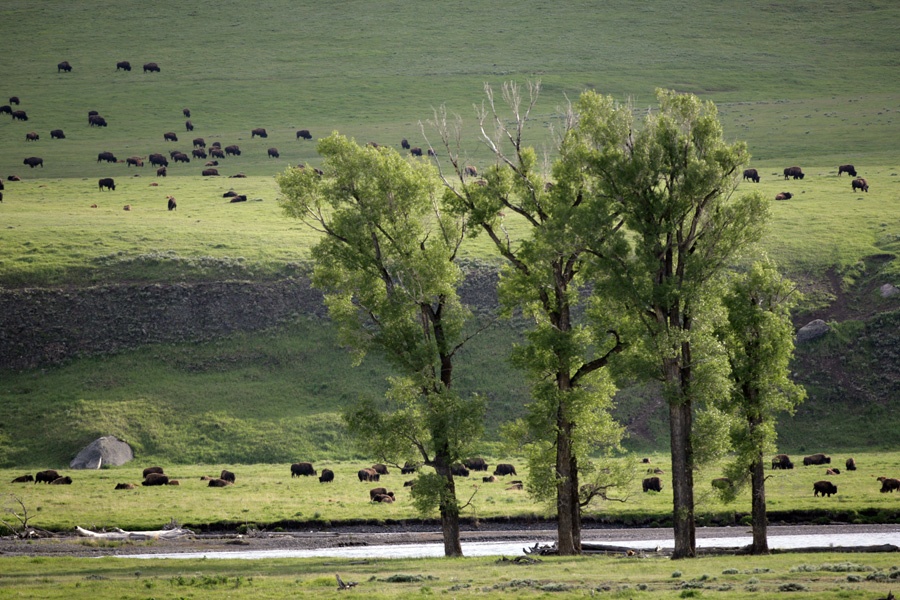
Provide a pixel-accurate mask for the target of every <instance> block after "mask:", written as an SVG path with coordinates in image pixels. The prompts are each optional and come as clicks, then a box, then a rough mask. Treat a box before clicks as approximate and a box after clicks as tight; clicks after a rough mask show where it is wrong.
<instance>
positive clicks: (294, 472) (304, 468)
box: [291, 462, 318, 478]
mask: <svg viewBox="0 0 900 600" xmlns="http://www.w3.org/2000/svg"><path fill="white" fill-rule="evenodd" d="M301 475H302V476H304V477H306V476H309V475H318V473H316V470H315V469H314V468H313V465H312V463H308V462H298V463H294V464H292V465H291V478H294V477H300V476H301Z"/></svg>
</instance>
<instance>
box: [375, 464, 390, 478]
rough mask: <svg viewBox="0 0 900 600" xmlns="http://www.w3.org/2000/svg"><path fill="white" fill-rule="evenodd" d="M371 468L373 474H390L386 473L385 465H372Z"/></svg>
mask: <svg viewBox="0 0 900 600" xmlns="http://www.w3.org/2000/svg"><path fill="white" fill-rule="evenodd" d="M372 468H373V469H375V472H376V473H378V474H379V475H390V474H391V472H390V471H388V468H387V465H385V464H383V463H378V464H377V465H372Z"/></svg>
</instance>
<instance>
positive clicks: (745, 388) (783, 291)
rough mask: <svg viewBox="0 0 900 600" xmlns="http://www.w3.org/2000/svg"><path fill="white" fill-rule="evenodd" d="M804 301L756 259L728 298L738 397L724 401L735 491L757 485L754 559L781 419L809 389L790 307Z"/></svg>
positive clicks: (725, 328)
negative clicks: (798, 370) (799, 373)
mask: <svg viewBox="0 0 900 600" xmlns="http://www.w3.org/2000/svg"><path fill="white" fill-rule="evenodd" d="M797 301H798V295H797V294H795V293H794V289H793V285H792V284H791V282H790V281H788V280H786V279H784V278H783V277H782V276H781V275H779V273H778V271H777V269H776V267H775V265H774V264H773V263H772V262H770V261H768V260H767V261H764V262H757V263H754V264H753V266H752V267H751V268H750V270H749V271H748V272H747V273H744V274H741V275H739V276H736V277H734V278H733V279H732V280H731V282H730V284H729V286H728V290H727V292H726V293H725V295H724V297H723V304H724V307H725V311H726V319H725V320H724V322H723V323H722V324H721V326H720V327H719V328H718V331H717V334H718V336H719V338H720V339H721V340H722V342H723V345H724V347H725V350H726V352H727V355H728V362H729V365H730V367H731V377H732V380H733V387H732V389H731V393H730V394H728V395H726V396H724V397H723V399H721V400H720V403H719V405H720V408H721V410H722V411H723V412H725V413H728V414H730V415H733V416H734V417H735V419H734V421H733V425H732V428H731V439H732V444H733V448H734V451H735V455H734V457H733V459H732V460H731V462H730V464H729V465H728V466H727V467H726V469H725V474H726V476H727V477H728V479H729V481H730V485H727V486H722V487H721V491H722V495H723V496H724V497H725V498H726V499H733V497H734V494H735V493H736V492H737V490H738V489H740V488H741V487H742V486H743V485H745V484H746V483H747V481H748V479H749V480H750V483H751V492H752V499H751V508H752V519H753V544H752V546H751V551H752V552H753V553H755V554H763V553H766V552H768V542H767V541H766V489H765V472H764V470H763V468H764V463H763V457H764V456H765V454H767V453H771V452H773V451H774V450H775V439H776V432H775V425H776V415H777V414H779V413H789V414H793V412H794V410H795V408H796V406H797V404H799V403H800V402H802V401H803V399H804V398H805V396H806V392H805V391H804V390H803V388H802V387H800V386H798V385H796V384H795V383H793V382H792V381H791V380H790V378H789V374H790V369H789V364H790V361H791V358H792V356H793V353H794V328H793V325H792V324H791V320H790V309H791V307H792V306H794V304H795V303H796V302H797Z"/></svg>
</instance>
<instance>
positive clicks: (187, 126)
mask: <svg viewBox="0 0 900 600" xmlns="http://www.w3.org/2000/svg"><path fill="white" fill-rule="evenodd" d="M184 128H185V130H187V131H193V130H194V124H193V123H191V122H190V121H185V122H184Z"/></svg>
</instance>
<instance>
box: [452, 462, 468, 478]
mask: <svg viewBox="0 0 900 600" xmlns="http://www.w3.org/2000/svg"><path fill="white" fill-rule="evenodd" d="M450 472H451V473H453V475H454V476H456V477H468V476H469V470H468V469H467V468H465V467H464V466H463V465H461V464H460V463H456V464H455V465H450Z"/></svg>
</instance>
